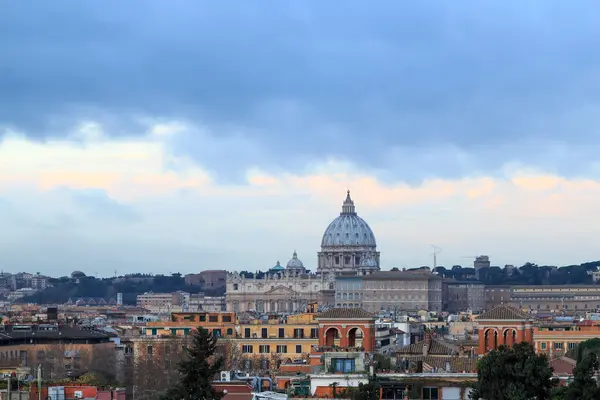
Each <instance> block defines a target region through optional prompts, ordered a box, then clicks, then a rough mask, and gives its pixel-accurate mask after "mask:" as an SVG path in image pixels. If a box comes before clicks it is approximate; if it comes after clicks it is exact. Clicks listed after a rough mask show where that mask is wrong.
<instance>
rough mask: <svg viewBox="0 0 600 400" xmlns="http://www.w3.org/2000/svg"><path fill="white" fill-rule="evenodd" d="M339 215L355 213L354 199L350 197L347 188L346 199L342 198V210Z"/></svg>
mask: <svg viewBox="0 0 600 400" xmlns="http://www.w3.org/2000/svg"><path fill="white" fill-rule="evenodd" d="M340 215H356V208H355V207H354V201H352V199H351V198H350V190H348V192H347V195H346V200H344V204H343V205H342V212H341V213H340Z"/></svg>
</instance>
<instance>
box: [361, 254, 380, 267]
mask: <svg viewBox="0 0 600 400" xmlns="http://www.w3.org/2000/svg"><path fill="white" fill-rule="evenodd" d="M360 268H377V261H375V259H374V258H373V256H371V255H368V256H366V257H365V258H363V260H362V261H361V262H360Z"/></svg>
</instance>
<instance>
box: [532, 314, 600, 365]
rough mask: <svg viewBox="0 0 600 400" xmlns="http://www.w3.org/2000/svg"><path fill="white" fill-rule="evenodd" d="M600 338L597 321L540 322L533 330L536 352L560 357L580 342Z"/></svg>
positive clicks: (599, 324)
mask: <svg viewBox="0 0 600 400" xmlns="http://www.w3.org/2000/svg"><path fill="white" fill-rule="evenodd" d="M597 337H600V322H599V321H589V320H588V321H582V322H578V323H573V322H540V323H538V324H537V326H535V327H534V328H533V339H534V343H535V349H536V351H538V352H540V353H545V354H548V355H549V356H551V357H555V356H562V355H564V354H566V353H567V352H568V351H569V350H573V349H575V348H576V347H577V345H578V344H579V343H581V342H585V341H586V340H589V339H595V338H597Z"/></svg>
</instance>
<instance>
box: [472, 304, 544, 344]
mask: <svg viewBox="0 0 600 400" xmlns="http://www.w3.org/2000/svg"><path fill="white" fill-rule="evenodd" d="M477 324H478V326H479V348H478V354H480V355H482V354H485V353H487V352H488V351H490V350H495V349H497V348H498V347H499V346H502V345H505V346H509V347H510V346H512V345H513V344H516V343H520V342H529V343H532V344H533V340H534V337H533V319H532V318H531V317H530V316H529V315H528V314H526V313H524V312H522V311H520V310H517V309H516V308H513V307H509V306H504V305H501V306H498V307H496V308H493V309H491V310H489V311H486V312H484V313H483V314H481V315H480V316H479V317H478V318H477Z"/></svg>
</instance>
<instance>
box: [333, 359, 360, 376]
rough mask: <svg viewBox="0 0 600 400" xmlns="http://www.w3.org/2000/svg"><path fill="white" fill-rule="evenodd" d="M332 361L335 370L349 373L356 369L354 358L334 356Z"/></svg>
mask: <svg viewBox="0 0 600 400" xmlns="http://www.w3.org/2000/svg"><path fill="white" fill-rule="evenodd" d="M331 363H332V365H333V369H334V371H335V372H342V373H345V374H348V373H352V372H354V371H355V364H354V363H355V361H354V358H333V359H332V360H331Z"/></svg>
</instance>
